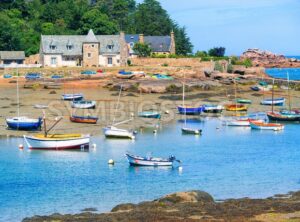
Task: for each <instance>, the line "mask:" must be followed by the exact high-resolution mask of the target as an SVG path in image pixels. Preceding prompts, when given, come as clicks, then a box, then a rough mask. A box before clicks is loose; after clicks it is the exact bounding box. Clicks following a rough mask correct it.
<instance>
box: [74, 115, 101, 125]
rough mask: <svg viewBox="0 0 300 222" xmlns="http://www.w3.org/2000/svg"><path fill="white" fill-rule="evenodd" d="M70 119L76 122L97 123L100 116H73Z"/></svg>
mask: <svg viewBox="0 0 300 222" xmlns="http://www.w3.org/2000/svg"><path fill="white" fill-rule="evenodd" d="M70 121H71V122H74V123H88V124H96V123H97V121H98V117H81V116H71V117H70Z"/></svg>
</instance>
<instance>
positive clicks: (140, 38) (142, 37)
mask: <svg viewBox="0 0 300 222" xmlns="http://www.w3.org/2000/svg"><path fill="white" fill-rule="evenodd" d="M139 42H140V43H143V44H144V34H139Z"/></svg>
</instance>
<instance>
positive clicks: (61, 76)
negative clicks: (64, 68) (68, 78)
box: [51, 74, 64, 79]
mask: <svg viewBox="0 0 300 222" xmlns="http://www.w3.org/2000/svg"><path fill="white" fill-rule="evenodd" d="M62 78H64V76H63V75H57V74H54V75H52V76H51V79H62Z"/></svg>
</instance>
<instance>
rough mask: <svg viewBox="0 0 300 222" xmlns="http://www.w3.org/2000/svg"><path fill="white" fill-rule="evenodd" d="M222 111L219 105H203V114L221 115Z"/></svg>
mask: <svg viewBox="0 0 300 222" xmlns="http://www.w3.org/2000/svg"><path fill="white" fill-rule="evenodd" d="M223 110H224V106H221V105H210V104H206V105H203V112H205V113H221V112H223Z"/></svg>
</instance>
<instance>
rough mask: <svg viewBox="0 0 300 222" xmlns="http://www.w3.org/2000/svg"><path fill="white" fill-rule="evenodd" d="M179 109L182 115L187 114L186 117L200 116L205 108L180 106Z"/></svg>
mask: <svg viewBox="0 0 300 222" xmlns="http://www.w3.org/2000/svg"><path fill="white" fill-rule="evenodd" d="M177 109H178V112H179V113H180V114H186V115H200V114H201V113H202V111H203V110H204V108H203V106H199V107H193V106H178V107H177Z"/></svg>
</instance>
